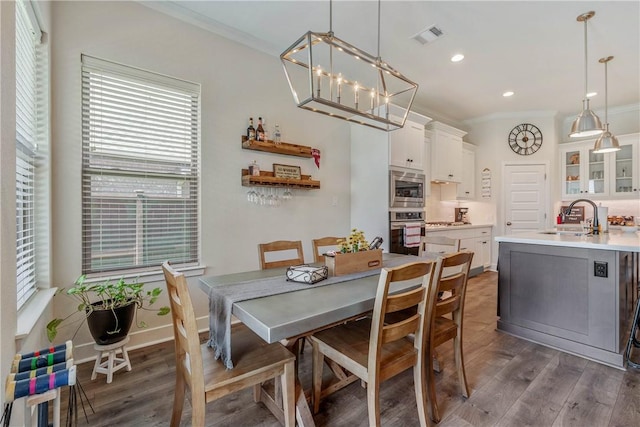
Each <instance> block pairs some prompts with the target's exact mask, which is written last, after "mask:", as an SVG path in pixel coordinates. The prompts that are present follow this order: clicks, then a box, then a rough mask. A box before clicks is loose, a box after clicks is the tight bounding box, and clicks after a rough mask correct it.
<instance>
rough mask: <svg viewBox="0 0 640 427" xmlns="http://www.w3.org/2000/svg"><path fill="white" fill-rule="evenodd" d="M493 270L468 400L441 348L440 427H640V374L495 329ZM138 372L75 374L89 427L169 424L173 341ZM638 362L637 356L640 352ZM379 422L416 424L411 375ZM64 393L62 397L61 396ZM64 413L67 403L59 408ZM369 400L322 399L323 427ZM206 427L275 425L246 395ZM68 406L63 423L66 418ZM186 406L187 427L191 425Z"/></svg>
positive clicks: (474, 337) (304, 359)
mask: <svg viewBox="0 0 640 427" xmlns="http://www.w3.org/2000/svg"><path fill="white" fill-rule="evenodd" d="M496 282H497V274H496V273H491V272H487V273H483V274H481V275H479V276H476V277H475V278H473V279H471V280H470V281H469V286H468V293H467V300H466V307H465V331H464V354H465V362H466V371H467V380H468V382H469V386H470V388H471V396H470V398H469V399H464V398H463V397H462V396H461V395H460V393H459V389H458V385H457V377H456V374H455V371H454V369H453V351H452V348H450V347H451V346H450V345H448V344H445V345H443V346H442V347H440V348H439V353H440V358H441V360H442V361H443V363H444V369H443V371H442V372H441V373H439V374H436V385H437V393H438V402H439V405H440V411H441V414H442V417H443V419H442V421H441V422H440V424H439V425H440V426H442V427H445V426H447V427H464V426H510V427H512V426H580V427H584V426H598V427H600V426H620V427H623V426H625V427H632V426H640V372H638V371H634V370H632V369H630V370H629V371H627V372H624V371H621V370H617V369H614V368H609V367H606V366H603V365H600V364H598V363H595V362H590V361H588V360H585V359H582V358H580V357H576V356H572V355H569V354H566V353H563V352H560V351H556V350H553V349H550V348H547V347H543V346H540V345H536V344H533V343H530V342H528V341H524V340H521V339H518V338H514V337H512V336H509V335H506V334H504V333H501V332H498V331H496V329H495V327H496V315H495V313H496V287H497V284H496ZM130 356H131V363H132V366H133V370H132V371H131V372H126V371H120V372H118V373H116V374H115V376H114V380H113V382H112V383H111V384H106V380H105V377H104V376H103V375H99V376H98V379H96V380H94V381H91V380H90V376H91V370H92V368H93V366H92V364H90V363H85V364H83V365H80V366H79V367H78V370H79V379H80V381H81V383H82V385H83V386H84V389H85V390H86V392H87V394H88V396H89V399H90V400H91V402H92V404H93V407H94V408H95V414H89V422H88V424H87V423H86V421H85V420H84V419H82V420H81V422H80V423H79V424H80V425H90V426H95V427H98V426H116V425H117V426H166V425H168V424H169V422H168V420H169V419H170V416H171V406H172V399H173V386H174V375H175V370H174V359H173V343H172V342H170V343H165V344H160V345H156V346H153V347H148V348H145V349H141V350H136V351H132V352H130ZM634 358H636V359H640V349H638V350H636V351H635V354H634ZM300 363H301V370H302V373H301V380H302V381H303V385H304V386H305V387H308V386H309V384H310V365H311V351H310V347H307V349H306V351H305V353H304V354H303V355H302V356H301V362H300ZM381 392H382V403H381V406H382V413H381V416H382V421H381V423H382V425H383V426H402V427H407V426H417V425H419V423H418V415H417V410H416V405H415V397H414V393H413V376H412V374H411V372H410V371H409V372H405V373H404V374H401V375H399V376H398V377H396V378H394V379H391V380H389V381H387V382H385V383H383V385H382V390H381ZM65 396H66V395H65ZM63 406H66V405H63ZM366 410H367V405H366V393H365V390H364V389H363V388H362V387H361V386H360V384H359V383H354V384H352V385H351V386H349V387H347V388H345V389H343V390H341V391H339V392H337V393H335V394H333V395H332V396H330V397H329V398H328V399H327V400H325V401H323V403H322V405H321V411H320V413H319V414H318V415H316V417H315V420H316V424H317V425H318V426H350V427H351V426H366V424H367V415H366ZM207 411H208V412H207V425H216V426H257V425H260V426H277V425H279V424H278V422H277V421H276V420H275V418H274V417H273V416H272V415H271V413H270V412H269V411H268V410H267V409H265V408H264V407H263V406H262V405H261V404H255V403H253V399H252V394H251V391H250V390H246V391H243V392H239V393H237V394H235V395H233V396H230V397H227V398H224V399H221V400H219V401H216V402H214V403H212V404H209V405H208V406H207ZM64 414H65V413H64V407H63V418H62V419H63V421H64V419H65V415H64ZM189 416H190V406H189V403H186V404H185V413H184V414H183V423H182V425H189Z"/></svg>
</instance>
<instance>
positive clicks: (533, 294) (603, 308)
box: [496, 231, 640, 368]
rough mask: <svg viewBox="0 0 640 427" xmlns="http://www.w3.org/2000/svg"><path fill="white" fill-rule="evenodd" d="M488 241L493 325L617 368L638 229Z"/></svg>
mask: <svg viewBox="0 0 640 427" xmlns="http://www.w3.org/2000/svg"><path fill="white" fill-rule="evenodd" d="M496 241H497V242H499V257H498V271H499V276H498V277H499V278H498V311H499V313H498V315H499V317H500V319H499V320H498V329H499V330H502V331H505V332H507V333H509V334H512V335H514V336H518V337H521V338H524V339H527V340H530V341H534V342H537V343H539V344H543V345H547V346H550V347H553V348H557V349H559V350H563V351H566V352H569V353H572V354H576V355H579V356H582V357H585V358H588V359H591V360H595V361H597V362H600V363H604V364H606V365H610V366H614V367H617V368H624V366H625V361H624V350H625V346H626V342H627V337H628V334H629V330H630V326H631V325H630V322H631V317H632V315H633V308H634V303H635V300H636V295H637V286H638V284H637V282H638V253H639V252H640V234H638V233H636V232H634V233H624V232H621V231H611V232H609V233H604V234H601V235H595V236H592V235H584V234H579V233H574V232H557V231H547V232H527V233H520V234H513V235H509V236H501V237H496Z"/></svg>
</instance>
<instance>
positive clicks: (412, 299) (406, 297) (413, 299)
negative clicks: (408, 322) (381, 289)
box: [385, 287, 427, 313]
mask: <svg viewBox="0 0 640 427" xmlns="http://www.w3.org/2000/svg"><path fill="white" fill-rule="evenodd" d="M425 292H427V290H426V289H424V288H422V287H420V288H417V289H413V290H411V291H408V292H403V293H402V294H398V295H389V296H388V297H387V307H386V310H385V312H386V313H393V312H395V311H400V310H406V309H407V308H409V307H413V306H416V305H418V304H420V303H421V302H422V300H423V299H424V293H425Z"/></svg>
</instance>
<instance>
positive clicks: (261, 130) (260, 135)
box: [256, 117, 264, 141]
mask: <svg viewBox="0 0 640 427" xmlns="http://www.w3.org/2000/svg"><path fill="white" fill-rule="evenodd" d="M256 139H257V140H258V141H264V128H263V127H262V117H258V128H257V129H256Z"/></svg>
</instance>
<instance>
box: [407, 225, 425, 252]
mask: <svg viewBox="0 0 640 427" xmlns="http://www.w3.org/2000/svg"><path fill="white" fill-rule="evenodd" d="M421 228H422V225H421V224H420V223H409V224H405V225H404V246H405V247H406V248H417V247H418V246H420V229H421Z"/></svg>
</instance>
